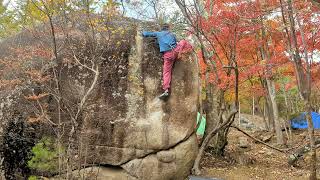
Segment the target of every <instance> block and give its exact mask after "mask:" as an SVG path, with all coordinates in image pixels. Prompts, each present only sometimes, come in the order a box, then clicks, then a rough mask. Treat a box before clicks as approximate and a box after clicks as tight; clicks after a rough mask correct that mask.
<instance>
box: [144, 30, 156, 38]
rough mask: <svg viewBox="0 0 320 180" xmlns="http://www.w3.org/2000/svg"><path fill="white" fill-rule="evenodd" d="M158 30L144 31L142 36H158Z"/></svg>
mask: <svg viewBox="0 0 320 180" xmlns="http://www.w3.org/2000/svg"><path fill="white" fill-rule="evenodd" d="M157 33H158V32H149V31H143V32H142V36H143V37H157Z"/></svg>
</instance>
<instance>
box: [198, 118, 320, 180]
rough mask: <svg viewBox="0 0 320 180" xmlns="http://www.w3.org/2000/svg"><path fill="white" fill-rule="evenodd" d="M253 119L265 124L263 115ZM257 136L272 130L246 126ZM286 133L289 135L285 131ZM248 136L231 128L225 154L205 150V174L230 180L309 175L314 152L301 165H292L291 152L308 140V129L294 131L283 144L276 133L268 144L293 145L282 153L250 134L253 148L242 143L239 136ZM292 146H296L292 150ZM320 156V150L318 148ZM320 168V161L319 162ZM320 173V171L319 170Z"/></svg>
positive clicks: (286, 179) (276, 179)
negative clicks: (277, 140) (258, 141)
mask: <svg viewBox="0 0 320 180" xmlns="http://www.w3.org/2000/svg"><path fill="white" fill-rule="evenodd" d="M248 119H249V120H253V119H254V121H256V123H255V124H259V125H261V124H262V119H260V118H259V117H256V116H255V117H252V118H250V116H249V117H248ZM242 129H243V130H245V131H246V132H248V133H249V134H250V135H252V136H254V137H261V135H262V134H263V135H264V136H265V135H266V134H268V133H266V132H263V131H262V130H257V129H252V130H248V129H244V128H242ZM284 136H285V137H287V136H286V134H285V132H284ZM240 137H247V136H245V135H244V134H242V133H241V132H239V131H237V130H235V129H231V131H230V133H229V136H228V139H229V143H228V145H227V146H226V152H225V156H224V157H215V156H213V155H211V154H210V150H208V151H207V152H206V153H205V156H204V158H203V160H202V163H201V165H202V173H203V176H204V177H211V178H219V179H226V180H229V179H230V180H249V179H270V180H303V179H308V174H309V171H308V167H309V161H310V155H309V154H307V155H305V156H304V157H303V158H301V159H300V160H299V161H298V163H297V166H295V167H293V166H289V165H288V163H287V162H288V156H289V154H291V153H292V152H294V150H295V149H297V148H299V147H302V146H304V145H306V144H307V143H308V140H307V132H306V131H303V130H299V131H293V133H292V137H293V138H292V139H293V141H290V140H287V145H286V146H282V147H279V146H277V145H276V139H275V137H274V136H273V137H272V138H271V139H270V141H269V142H267V143H268V144H270V145H272V146H275V147H277V148H280V149H290V150H288V152H287V153H281V152H278V151H276V150H273V149H270V148H268V147H266V146H265V145H262V144H260V143H257V142H255V141H254V140H253V139H250V138H249V137H248V143H249V148H240V147H239V138H240ZM316 137H320V132H316ZM291 149H292V150H291ZM317 153H318V154H317V156H318V159H319V157H320V156H319V154H320V151H319V152H317ZM318 171H320V165H319V166H318ZM318 176H319V177H320V173H318Z"/></svg>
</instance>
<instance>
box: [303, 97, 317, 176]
mask: <svg viewBox="0 0 320 180" xmlns="http://www.w3.org/2000/svg"><path fill="white" fill-rule="evenodd" d="M304 103H305V112H306V118H307V120H308V134H309V138H310V150H311V160H310V161H311V162H310V164H311V169H310V173H311V174H310V180H314V179H317V150H316V148H315V140H314V127H313V123H312V117H311V112H312V108H311V105H310V101H309V99H307V100H305V102H304Z"/></svg>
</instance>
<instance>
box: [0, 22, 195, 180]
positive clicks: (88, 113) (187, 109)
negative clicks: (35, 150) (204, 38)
mask: <svg viewBox="0 0 320 180" xmlns="http://www.w3.org/2000/svg"><path fill="white" fill-rule="evenodd" d="M144 29H145V28H144ZM140 32H141V28H136V27H135V26H133V27H131V28H128V30H127V31H125V34H124V35H122V36H119V37H118V38H120V41H119V42H125V43H124V44H121V45H120V46H119V47H118V46H117V47H118V48H116V46H115V44H112V43H114V42H112V41H111V40H109V39H107V40H105V41H107V42H105V41H102V40H101V42H99V44H103V43H108V44H105V46H103V47H102V48H101V52H102V53H100V51H98V52H97V53H96V54H98V53H100V54H101V57H99V59H96V60H95V63H96V64H97V65H98V69H99V72H100V73H99V77H98V83H97V85H95V86H94V88H93V90H92V92H91V93H90V94H89V96H88V99H87V101H86V102H85V104H84V106H83V109H82V110H81V113H80V115H79V116H78V117H79V118H77V121H78V122H77V125H78V126H77V128H76V130H75V134H74V135H73V137H74V138H73V139H74V141H75V143H73V142H72V143H73V144H74V146H75V150H74V157H75V161H77V164H82V165H84V166H92V165H112V166H117V167H121V168H122V169H120V170H119V171H121V172H120V174H121V177H124V178H129V179H130V178H132V179H142V180H153V179H154V180H168V179H174V180H179V179H184V178H186V177H187V175H188V174H189V171H190V169H191V167H192V165H193V161H194V159H195V156H196V154H197V151H198V147H197V140H196V138H195V135H194V125H195V118H196V113H197V107H196V105H197V98H198V84H197V83H198V80H197V70H196V69H197V66H196V62H195V61H193V60H192V59H185V60H181V61H177V62H176V63H175V66H174V70H173V76H172V77H173V79H172V82H171V85H172V89H171V96H170V98H169V100H168V101H166V102H164V101H161V100H159V99H158V98H157V96H158V95H159V94H160V93H161V92H162V89H161V79H162V60H161V56H160V53H159V50H158V48H157V47H156V46H155V42H154V39H151V38H143V37H142V36H141V35H140ZM69 36H71V37H72V38H73V39H72V41H70V42H77V39H79V38H82V37H84V36H85V33H82V32H81V31H79V30H73V31H70V35H69ZM102 37H104V36H102V35H101V37H100V36H99V38H101V39H102ZM110 37H113V36H110ZM57 38H58V39H57V42H58V43H59V42H62V40H61V39H59V38H62V37H60V36H59V37H57ZM110 41H111V42H110ZM30 42H35V43H36V41H30ZM49 42H50V41H49ZM88 42H89V41H88ZM110 43H111V45H110ZM72 46H73V47H72V48H73V50H75V49H76V51H77V52H76V54H73V55H71V56H70V54H69V55H68V52H61V59H68V58H71V59H72V57H74V56H78V57H79V58H80V57H82V58H83V59H80V61H81V62H85V61H86V60H87V59H86V58H87V57H86V55H85V52H87V51H88V50H87V49H86V48H87V46H86V44H84V43H82V44H81V43H78V44H77V43H74V44H72ZM113 46H114V48H116V49H115V50H116V51H112V50H113ZM104 48H106V49H104ZM1 50H2V51H6V49H5V48H4V47H3V48H2V49H1ZM64 50H65V51H67V50H68V47H65V48H64ZM59 53H60V52H59ZM56 68H58V69H59V72H60V74H59V75H60V79H59V85H60V88H61V89H60V91H61V94H62V96H63V97H62V99H63V102H64V103H70V104H64V105H63V106H61V108H65V107H68V106H69V107H73V106H77V105H78V104H79V102H80V101H81V98H82V97H83V95H84V94H85V92H86V90H88V89H89V88H90V85H91V82H92V73H90V72H88V71H87V70H86V69H85V68H83V67H79V66H76V65H74V64H71V65H70V64H58V65H56ZM52 84H53V83H52ZM42 101H45V102H46V103H47V104H48V110H47V113H48V114H47V115H48V117H49V119H50V121H52V122H53V123H58V122H59V120H60V121H62V122H61V123H64V124H65V126H64V129H63V130H64V132H65V133H64V134H63V135H64V137H63V138H62V139H64V141H65V142H66V143H70V142H68V133H69V132H70V129H71V128H70V124H71V123H70V122H72V118H71V117H72V112H76V109H75V110H74V109H71V110H70V109H63V110H62V111H61V112H62V113H61V117H60V119H59V117H58V116H57V114H58V110H57V107H58V106H57V104H56V103H55V101H54V98H49V97H46V99H41V102H42ZM67 112H69V114H68V113H67ZM70 112H71V113H70ZM70 114H71V115H70ZM52 134H53V133H52ZM52 134H51V135H52ZM69 139H70V138H69ZM106 172H107V171H106ZM117 173H118V172H117ZM122 175H124V176H122ZM101 177H103V176H101ZM119 177H120V175H119ZM115 179H117V178H115ZM118 179H120V180H121V178H118Z"/></svg>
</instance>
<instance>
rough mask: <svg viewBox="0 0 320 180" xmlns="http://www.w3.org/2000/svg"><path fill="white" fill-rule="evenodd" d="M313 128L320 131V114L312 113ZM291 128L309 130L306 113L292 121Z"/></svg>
mask: <svg viewBox="0 0 320 180" xmlns="http://www.w3.org/2000/svg"><path fill="white" fill-rule="evenodd" d="M311 117H312V122H313V127H314V128H315V129H320V114H318V113H316V112H311ZM291 127H292V128H294V129H307V128H308V121H307V119H306V113H305V112H304V113H301V114H300V116H298V117H296V118H294V119H291Z"/></svg>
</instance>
